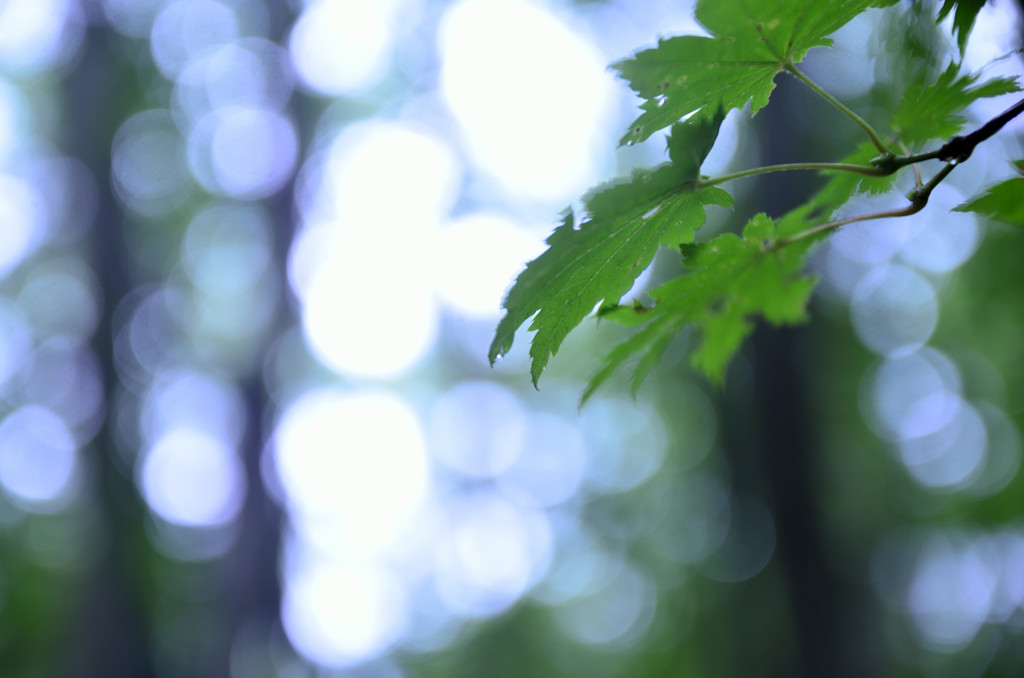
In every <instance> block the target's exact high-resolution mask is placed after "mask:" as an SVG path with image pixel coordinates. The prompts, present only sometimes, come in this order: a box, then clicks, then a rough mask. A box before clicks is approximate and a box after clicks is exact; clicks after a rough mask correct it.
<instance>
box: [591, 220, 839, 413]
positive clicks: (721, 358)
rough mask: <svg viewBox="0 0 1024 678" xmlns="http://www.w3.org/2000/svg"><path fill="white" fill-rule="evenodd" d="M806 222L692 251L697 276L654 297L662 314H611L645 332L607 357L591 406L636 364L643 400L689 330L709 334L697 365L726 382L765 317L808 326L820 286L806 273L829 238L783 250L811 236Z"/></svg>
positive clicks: (760, 229) (751, 229)
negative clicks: (649, 380)
mask: <svg viewBox="0 0 1024 678" xmlns="http://www.w3.org/2000/svg"><path fill="white" fill-rule="evenodd" d="M805 216H806V212H805V211H804V210H799V211H795V212H793V213H790V214H788V215H786V217H784V218H783V219H781V220H779V221H778V222H775V221H773V220H772V219H770V218H768V217H767V216H765V215H764V214H759V215H757V216H756V217H754V218H753V219H751V220H750V222H749V223H748V224H747V226H746V228H744V230H743V236H742V237H740V236H737V235H735V234H732V233H726V234H723V235H719V236H718V237H716V238H714V239H713V240H711V241H710V242H707V243H702V244H699V245H685V246H684V247H683V263H684V264H685V265H686V266H687V267H688V268H690V269H691V271H690V272H689V273H686V274H684V275H683V276H681V277H679V278H676V279H674V280H670V281H669V282H667V283H665V284H663V285H661V286H660V287H658V288H656V289H654V290H652V291H651V296H652V297H653V298H654V299H655V301H656V302H657V303H656V305H655V306H654V307H652V308H644V307H640V308H637V307H633V308H626V307H613V308H608V309H606V310H605V312H604V313H603V314H602V315H603V316H604V317H608V318H611V319H614V320H619V321H622V320H624V319H625V318H624V317H628V316H634V318H629V319H628V320H627V324H630V323H632V321H633V320H634V319H635V317H636V316H639V317H640V318H642V319H643V322H644V323H645V324H644V326H643V328H642V329H641V330H639V331H638V332H637V333H636V334H635V335H633V336H632V337H631V338H630V339H627V340H626V341H625V342H623V343H622V344H620V345H619V346H617V347H616V348H615V349H613V350H612V351H611V352H610V353H609V354H608V355H607V356H606V357H605V360H604V366H603V367H602V368H601V370H600V371H598V373H597V374H595V375H594V377H593V378H592V379H591V380H590V382H589V384H588V385H587V388H586V390H585V391H584V394H583V400H584V401H586V399H587V398H589V397H590V395H591V394H592V393H593V392H594V391H595V390H596V389H597V388H598V387H599V386H600V385H601V384H602V383H604V382H605V381H606V380H607V379H608V378H609V377H610V376H611V375H612V374H613V373H614V372H615V371H616V370H617V369H619V368H620V367H622V366H623V365H624V364H627V363H635V368H634V371H633V377H632V389H633V392H634V394H635V393H636V391H637V389H638V388H639V387H640V384H641V383H642V382H643V380H644V379H645V378H646V376H647V375H648V373H649V372H650V371H651V369H653V367H654V366H655V365H657V364H658V362H660V360H661V358H662V356H663V354H664V353H665V350H666V349H667V348H668V346H669V345H670V344H671V343H672V341H673V340H674V339H675V338H676V337H677V336H678V335H679V334H680V333H681V332H682V331H683V330H684V329H685V328H686V327H687V326H690V325H695V326H696V327H698V328H699V329H700V333H701V341H700V344H699V345H698V347H697V349H696V350H695V351H694V352H693V353H692V354H691V356H690V362H691V363H692V364H693V366H694V367H696V368H698V369H699V370H701V371H702V372H704V373H705V374H706V375H707V376H708V377H709V378H711V379H712V380H713V381H717V382H720V381H721V380H722V377H723V374H724V372H725V367H726V365H727V364H728V362H729V360H730V359H731V357H732V356H733V354H734V353H735V352H736V351H737V350H738V349H739V346H740V344H741V343H742V342H743V339H744V338H745V337H746V336H747V335H748V334H749V333H750V332H751V330H752V329H753V323H752V318H754V317H755V316H760V317H763V318H765V319H767V320H768V321H769V322H771V323H773V324H776V325H781V324H792V323H798V322H801V321H803V320H804V319H805V318H806V315H807V311H806V308H807V302H808V300H809V298H810V295H811V292H812V290H813V288H814V283H815V281H814V280H813V279H812V278H810V277H807V276H804V275H802V274H801V270H802V268H803V265H804V262H805V260H806V257H807V254H808V252H809V249H810V248H811V247H812V246H813V244H814V243H815V242H816V241H817V240H819V239H820V237H823V236H818V237H810V238H804V239H801V240H798V241H795V242H791V243H789V244H787V245H786V246H785V247H778V246H777V245H778V244H779V241H780V240H781V239H783V238H786V237H789V236H791V235H794V234H796V233H798V232H800V231H802V230H804V229H805V228H806V226H807V222H806V221H805V219H804V218H805Z"/></svg>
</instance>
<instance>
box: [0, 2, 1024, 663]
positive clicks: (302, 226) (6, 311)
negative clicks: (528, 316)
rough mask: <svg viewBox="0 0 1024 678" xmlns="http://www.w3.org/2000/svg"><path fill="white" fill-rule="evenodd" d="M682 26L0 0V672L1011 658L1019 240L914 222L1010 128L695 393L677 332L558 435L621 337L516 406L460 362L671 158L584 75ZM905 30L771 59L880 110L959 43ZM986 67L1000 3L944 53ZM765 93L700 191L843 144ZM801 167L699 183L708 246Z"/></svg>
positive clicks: (993, 166) (615, 10) (1022, 408)
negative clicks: (592, 197)
mask: <svg viewBox="0 0 1024 678" xmlns="http://www.w3.org/2000/svg"><path fill="white" fill-rule="evenodd" d="M692 9H693V8H692V4H691V3H688V2H683V3H679V2H669V1H668V0H658V1H655V0H644V1H643V2H640V1H638V0H588V1H585V0H577V1H576V2H571V1H570V0H454V1H442V0H375V1H374V2H355V1H348V0H310V1H309V2H302V1H300V0H292V1H290V2H289V1H287V0H266V1H265V2H264V1H262V0H0V675H3V676H4V677H5V678H7V677H18V678H22V677H23V678H36V677H39V678H42V677H50V676H56V677H61V678H63V677H70V678H77V677H79V676H83V677H84V676H90V677H92V676H97V677H99V676H102V677H104V678H121V677H124V678H136V677H148V676H160V677H168V678H170V677H179V676H187V677H190V678H196V677H199V678H205V677H210V678H214V677H216V678H221V677H224V676H230V677H231V678H307V677H310V678H312V677H336V676H337V677H349V676H352V677H358V678H416V677H420V676H423V677H438V678H442V677H443V678H447V677H467V678H475V677H480V676H499V677H500V676H516V677H519V676H570V677H571V676H580V677H587V678H602V677H612V676H652V677H654V676H673V677H677V676H804V675H806V676H823V675H835V676H845V675H849V676H864V675H876V676H902V675H927V676H958V677H961V676H980V675H993V676H1018V675H1021V674H1022V673H1024V522H1022V510H1024V499H1022V497H1024V494H1022V491H1024V485H1022V481H1021V478H1020V474H1019V473H1018V469H1019V467H1020V463H1021V440H1020V429H1019V425H1020V423H1021V417H1022V413H1024V364H1022V363H1024V349H1022V347H1024V324H1022V323H1021V321H1020V312H1021V309H1022V308H1024V267H1022V266H1020V256H1019V252H1020V251H1021V247H1022V240H1021V236H1020V234H1019V233H1016V232H1014V231H1012V230H1010V229H1009V228H1007V227H999V226H996V225H992V224H985V223H981V222H978V221H976V219H975V217H974V215H972V214H964V213H950V212H949V209H950V208H951V207H952V206H955V205H956V204H959V203H960V202H962V201H963V200H964V199H965V198H967V197H970V196H972V195H974V194H976V193H977V192H978V191H979V190H980V189H981V188H983V187H984V186H986V185H988V184H990V183H993V182H995V181H997V180H999V179H1002V178H1005V177H1006V176H1007V175H1008V168H1009V166H1008V164H1007V162H1008V161H1009V160H1012V159H1015V158H1019V157H1021V156H1022V155H1024V151H1022V148H1021V138H1022V137H1021V134H1022V130H1024V127H1022V126H1021V125H1020V124H1019V123H1018V124H1014V125H1011V126H1009V127H1007V128H1006V129H1005V130H1004V131H1003V132H1002V133H1001V134H1000V135H999V137H998V138H996V139H994V140H992V141H990V142H987V143H985V144H983V145H982V146H981V147H979V148H978V150H977V151H976V152H975V154H974V156H973V157H972V158H971V160H970V162H969V163H968V164H966V165H965V166H964V167H963V168H961V169H959V170H958V171H957V172H955V173H954V174H953V175H951V178H950V179H949V180H948V181H946V182H945V183H944V184H943V185H942V187H941V190H940V191H937V192H936V194H935V195H934V197H933V203H934V204H933V205H931V206H929V208H928V209H927V210H926V211H925V212H923V213H920V214H918V215H915V216H914V217H912V218H907V219H902V220H899V221H886V222H869V223H865V224H857V225H855V226H851V227H849V228H847V229H846V230H844V231H842V232H840V233H839V234H837V235H836V236H835V237H834V238H833V239H832V240H831V241H830V243H829V244H828V245H827V246H825V247H823V248H822V249H820V250H819V251H818V253H817V255H816V257H815V260H814V266H815V270H816V272H817V273H818V275H819V276H820V278H821V284H820V288H819V293H818V295H817V297H816V300H815V304H814V308H813V309H812V315H813V318H814V320H813V322H812V324H810V325H808V326H807V327H805V328H801V329H799V330H787V331H780V330H773V329H771V328H760V329H759V330H758V332H757V333H756V335H755V338H754V340H753V341H752V342H749V343H748V345H747V346H746V347H745V349H744V351H743V353H742V354H741V355H740V356H739V357H738V358H737V359H736V360H735V362H734V364H733V365H732V367H731V370H730V373H729V375H728V377H727V386H726V387H725V388H724V389H715V388H712V387H710V386H709V384H707V383H706V381H705V380H704V379H702V378H700V377H698V376H697V375H695V374H693V373H692V372H691V371H690V370H689V369H688V368H687V367H686V366H685V356H686V347H687V345H688V342H689V341H690V340H691V339H692V338H691V337H682V338H681V340H680V346H679V347H678V350H676V351H674V352H672V353H671V355H670V357H669V359H668V360H667V361H666V362H665V364H664V365H663V366H662V368H661V371H660V373H659V375H658V376H657V377H656V378H653V379H651V380H650V381H649V382H648V384H647V385H646V386H645V387H644V388H643V390H642V391H641V392H640V394H639V397H638V398H637V399H636V400H633V399H631V398H630V397H629V395H628V392H627V391H626V390H625V389H624V388H622V386H621V385H619V386H612V387H608V388H605V389H603V390H602V391H600V392H599V393H598V394H597V395H596V396H595V397H594V398H593V400H592V401H591V402H590V403H588V405H587V406H586V407H585V408H584V409H582V410H581V411H578V410H577V402H578V398H579V395H580V393H581V391H582V384H583V381H584V379H585V378H586V377H587V376H588V375H589V374H590V373H591V372H592V371H593V370H594V369H595V368H596V367H597V366H598V364H599V363H598V361H599V357H600V356H601V355H602V354H603V352H605V351H606V350H608V349H609V348H610V347H611V346H612V345H613V343H614V342H615V341H616V340H618V339H621V338H622V337H623V336H624V335H623V333H622V330H621V328H615V327H612V326H610V325H598V324H596V323H587V324H584V325H583V326H581V328H580V329H579V330H577V331H576V332H575V333H574V334H573V335H572V336H571V337H570V338H569V339H568V340H567V342H566V344H565V346H564V347H563V348H562V350H561V352H560V354H559V355H558V356H557V357H556V358H555V359H554V361H553V362H552V365H551V366H550V368H549V370H548V371H547V372H546V373H545V375H544V377H543V379H542V380H541V382H540V390H539V391H535V390H534V389H533V387H532V385H531V384H530V381H529V377H528V364H527V342H528V338H529V337H528V336H527V335H526V334H524V335H523V336H521V337H520V338H519V340H518V341H517V345H516V348H515V350H513V351H512V353H511V354H510V355H509V356H508V357H506V358H505V359H503V360H502V361H501V362H500V363H499V364H498V365H497V366H496V367H495V368H493V369H492V368H491V367H490V366H489V365H488V363H487V360H486V349H487V346H488V344H489V342H490V339H491V335H492V331H493V328H494V326H495V324H496V322H497V320H498V318H499V317H500V312H499V304H500V300H501V297H502V295H503V293H504V291H505V290H506V289H507V287H508V285H509V283H510V282H511V280H512V279H513V277H514V276H515V275H516V273H517V272H518V271H519V270H520V268H521V267H522V265H523V264H524V262H526V261H527V260H529V259H531V258H533V257H534V256H536V255H537V254H539V253H540V252H541V251H542V249H543V240H544V238H545V237H546V236H547V235H548V233H549V232H550V230H551V228H552V227H553V225H554V224H555V221H556V216H557V213H558V212H559V211H560V210H561V209H563V208H564V207H565V206H566V205H567V204H571V203H573V201H576V200H577V199H578V198H579V196H580V195H581V194H582V193H583V192H584V191H585V190H586V189H587V188H588V187H590V186H592V185H594V184H596V183H598V182H600V181H604V180H607V179H609V178H611V177H614V176H617V175H621V174H624V173H626V172H628V171H629V169H630V168H632V167H635V166H649V165H653V164H656V163H658V162H662V161H664V160H665V159H666V158H665V153H664V143H663V137H658V138H655V139H652V140H651V141H650V142H648V143H646V144H643V145H641V146H638V147H630V148H621V149H617V148H616V140H617V139H618V138H619V136H620V134H621V131H622V129H624V127H625V126H626V125H627V124H628V123H629V122H630V121H631V120H632V118H633V117H634V111H635V105H636V101H635V99H634V98H633V96H632V95H631V93H630V92H629V90H628V88H627V87H626V86H625V85H624V84H623V83H621V82H617V81H616V80H615V79H614V77H613V75H612V74H611V72H610V71H609V70H608V69H607V64H609V63H610V62H613V61H615V60H618V59H620V58H622V57H624V56H626V55H628V54H630V53H631V52H632V51H634V50H635V49H637V48H639V47H641V46H644V45H650V44H653V43H654V42H655V40H656V37H657V36H659V35H663V36H668V35H675V34H681V33H700V32H701V31H702V29H701V28H700V26H699V25H697V24H696V23H695V22H694V21H693V19H692ZM936 13H937V8H936V7H935V6H934V5H930V4H928V3H924V4H921V3H913V4H912V3H910V2H904V3H902V4H900V5H898V6H897V7H896V8H894V9H892V10H889V11H887V12H880V11H877V10H874V11H871V12H868V13H867V14H865V15H863V16H862V17H860V18H858V19H856V20H855V21H854V22H852V23H851V24H850V25H848V26H847V27H846V28H844V29H843V30H842V31H841V32H840V33H839V34H838V35H837V36H836V47H835V49H834V50H831V51H827V50H816V51H814V52H812V54H811V57H810V58H809V59H808V60H807V62H806V71H807V72H808V73H809V74H811V75H812V77H814V78H816V79H817V80H818V81H819V82H821V83H822V84H823V85H824V86H826V87H827V88H829V89H831V91H833V92H834V93H835V94H836V95H838V96H839V97H840V98H843V99H844V100H845V101H847V102H848V103H850V104H851V105H852V106H853V107H854V108H855V109H857V110H858V111H861V112H862V113H863V114H864V115H866V116H867V117H869V118H871V119H872V120H876V119H877V120H878V121H879V122H880V123H881V124H884V122H885V120H886V119H887V118H886V115H887V114H888V113H889V112H891V110H892V109H893V107H894V106H895V105H896V104H897V103H898V100H899V97H900V96H901V93H902V92H903V91H905V84H906V78H907V77H908V75H907V74H908V72H909V70H908V69H911V68H932V69H939V68H944V66H945V65H946V63H947V62H948V59H949V58H950V55H952V54H954V52H951V51H949V50H950V44H951V43H950V41H949V38H948V33H949V24H948V23H947V24H945V25H942V26H940V27H939V28H938V29H936V27H935V25H934V16H935V15H936ZM944 36H946V37H944ZM1022 46H1024V34H1022V32H1021V21H1020V13H1019V6H1018V5H1015V4H1013V3H1010V2H1006V1H1004V2H1000V3H998V4H996V5H991V6H986V7H985V9H984V10H983V11H982V13H981V15H980V16H979V20H978V25H977V27H976V29H975V33H974V35H973V36H972V39H971V41H970V43H969V45H968V49H967V53H966V56H965V61H966V63H967V65H968V66H969V67H970V68H973V69H978V68H985V74H986V75H996V74H1007V75H1014V74H1019V73H1020V72H1021V62H1020V55H1019V54H1013V51H1014V50H1018V49H1020V48H1021V47H1022ZM893 50H899V51H896V52H895V53H894V51H893ZM907 50H916V51H907ZM908 53H909V54H914V55H915V57H914V59H908V58H907V57H906V56H905V55H906V54H908ZM893 57H896V58H895V59H894V58H893ZM907 62H910V63H911V66H908V65H907ZM901 87H902V88H903V89H901ZM774 101H775V104H774V105H773V106H772V107H771V108H770V109H768V110H766V111H764V112H763V113H761V114H759V115H758V116H757V117H756V118H755V119H754V120H753V121H752V122H751V121H750V120H749V115H747V114H746V113H745V112H744V113H743V114H736V112H734V114H732V115H730V117H729V118H728V119H727V121H726V124H725V126H724V127H723V133H722V136H721V137H720V139H719V142H718V144H717V146H716V148H715V150H714V151H713V153H712V156H711V157H710V158H709V161H708V163H707V165H706V167H705V172H706V173H708V174H716V173H721V172H722V171H725V170H727V169H728V168H738V167H749V166H752V165H753V164H755V163H758V164H761V163H766V162H778V161H786V160H808V159H815V160H824V159H835V158H838V157H841V156H842V155H844V154H846V153H847V152H848V151H849V149H851V148H852V147H853V144H854V143H856V142H858V141H859V140H860V139H859V137H858V136H857V134H858V130H857V129H850V127H852V126H851V125H849V123H848V121H845V120H843V119H842V118H838V117H837V116H836V115H835V114H834V113H833V112H832V111H831V110H829V109H828V108H827V107H826V106H825V105H823V104H822V103H821V102H820V101H819V100H817V99H816V98H815V97H814V95H812V94H810V93H809V92H807V91H804V90H802V89H801V88H800V87H799V86H794V82H793V81H790V80H787V79H784V78H783V79H780V81H779V87H778V89H777V92H776V96H775V100H774ZM1011 102H1012V99H1011V101H1007V100H995V101H985V102H982V104H979V106H978V107H977V108H976V109H972V112H973V121H972V123H971V124H976V123H977V122H978V121H982V120H984V119H987V118H988V117H991V116H992V115H994V114H995V113H998V112H999V111H1001V110H1002V109H1003V108H1005V107H1006V106H1008V105H1009V103H1011ZM925 170H926V171H928V168H925ZM905 179H906V181H908V182H909V180H910V177H906V178H905ZM773 181H775V182H776V183H772V182H773ZM779 181H781V183H779ZM820 181H821V179H820V178H817V177H813V176H807V177H802V176H801V177H793V176H786V177H783V178H782V179H781V180H776V179H774V178H772V179H770V180H766V181H762V182H754V181H751V182H749V183H744V184H733V185H730V186H729V189H730V190H731V192H733V194H734V196H735V197H736V199H737V205H738V207H737V209H736V210H735V211H734V212H727V211H725V210H718V211H713V212H712V213H711V214H710V219H709V223H708V225H707V226H706V232H707V233H708V234H711V233H714V232H716V231H718V230H721V229H725V228H736V227H738V225H740V224H742V222H743V221H744V220H745V219H746V218H747V217H749V216H750V215H751V214H752V213H754V212H757V211H768V212H769V213H772V214H777V213H781V212H782V211H784V210H786V209H788V208H790V207H792V206H793V205H795V204H797V203H799V202H800V201H801V200H802V199H803V198H804V197H806V195H807V194H808V192H809V191H811V190H813V189H814V187H815V186H817V185H819V184H820ZM909 185H910V184H909V183H907V184H906V185H905V186H903V185H901V186H902V188H903V189H904V190H905V189H906V188H909ZM900 195H901V193H900V192H897V193H895V194H892V195H888V196H882V197H879V196H867V197H865V198H864V199H863V201H862V202H859V203H858V204H856V205H852V206H851V207H850V208H848V209H849V210H851V211H852V210H857V211H863V210H866V209H875V208H877V207H878V205H879V204H881V203H885V204H900V202H901V201H902V198H901V197H900ZM748 205H749V207H748ZM676 266H677V263H676V262H675V261H674V257H672V256H671V254H670V253H669V255H668V256H667V257H666V258H665V259H664V260H661V259H659V260H657V261H656V263H655V266H654V267H653V269H652V271H651V272H650V273H649V274H646V275H645V276H644V277H643V278H642V279H641V280H640V282H639V283H638V288H637V290H638V293H639V292H642V289H643V288H644V287H645V286H647V285H651V284H654V283H656V282H657V281H658V280H659V279H660V278H662V277H664V276H666V275H670V274H673V273H674V272H676Z"/></svg>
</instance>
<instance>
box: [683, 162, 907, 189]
mask: <svg viewBox="0 0 1024 678" xmlns="http://www.w3.org/2000/svg"><path fill="white" fill-rule="evenodd" d="M793 170H812V171H814V170H817V171H836V172H853V173H854V174H863V175H865V176H869V177H883V176H885V175H886V174H890V173H891V172H890V171H889V170H888V168H884V169H883V168H880V167H868V166H867V165H856V164H853V163H847V162H790V163H784V164H781V165H765V166H764V167H754V168H752V169H746V170H742V171H740V172H733V173H732V174H723V175H721V176H718V177H711V178H706V179H701V180H700V181H699V182H698V185H699V186H701V187H707V186H717V185H718V184H723V183H725V182H726V181H732V180H733V179H742V178H743V177H752V176H755V175H757V174H770V173H772V172H789V171H793Z"/></svg>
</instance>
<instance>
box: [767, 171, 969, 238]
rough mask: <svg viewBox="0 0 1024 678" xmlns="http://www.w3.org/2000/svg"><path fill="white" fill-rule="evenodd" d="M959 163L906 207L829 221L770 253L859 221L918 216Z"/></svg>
mask: <svg viewBox="0 0 1024 678" xmlns="http://www.w3.org/2000/svg"><path fill="white" fill-rule="evenodd" d="M957 164H958V163H956V162H949V163H947V164H946V165H945V166H944V167H943V168H942V169H941V170H939V171H938V172H936V174H935V176H934V177H932V179H931V181H929V182H928V183H927V184H925V185H924V186H921V187H919V188H915V189H914V190H912V191H911V192H910V194H909V195H908V196H907V198H908V199H909V200H910V204H909V205H907V206H906V207H902V208H900V209H895V210H884V211H882V212H870V213H868V214H858V215H856V216H852V217H844V218H843V219H836V220H835V221H829V222H826V223H824V224H820V225H818V226H815V227H813V228H809V229H807V230H806V231H801V232H799V233H797V234H795V235H793V236H791V237H789V238H783V239H782V240H778V241H776V242H775V243H774V244H773V245H772V246H771V247H769V248H768V249H767V251H769V252H774V251H775V250H779V249H782V248H783V247H785V246H786V245H789V244H791V243H794V242H796V241H797V240H804V239H805V238H810V237H812V236H815V235H818V234H819V233H824V232H826V231H831V230H834V229H836V228H839V227H840V226H846V225H847V224H853V223H856V222H858V221H871V220H873V219H888V218H889V217H909V216H910V215H911V214H917V213H918V212H920V211H921V210H923V209H924V208H925V205H927V204H928V198H929V197H931V194H932V191H933V190H934V189H935V187H936V186H938V185H939V184H940V183H942V181H943V179H945V178H946V177H947V176H948V175H949V173H950V172H952V171H953V170H954V169H956V166H957Z"/></svg>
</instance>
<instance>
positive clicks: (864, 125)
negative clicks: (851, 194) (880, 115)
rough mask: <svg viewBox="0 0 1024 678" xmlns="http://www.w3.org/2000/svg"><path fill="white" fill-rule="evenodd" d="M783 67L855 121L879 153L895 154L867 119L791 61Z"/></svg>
mask: <svg viewBox="0 0 1024 678" xmlns="http://www.w3.org/2000/svg"><path fill="white" fill-rule="evenodd" d="M785 68H786V70H787V71H789V72H790V73H792V74H793V75H794V76H796V78H797V79H798V80H800V81H801V82H802V83H804V84H805V85H807V86H808V87H810V88H811V89H813V90H814V91H815V92H817V93H818V94H819V95H821V96H822V97H823V98H824V99H825V101H827V102H829V103H830V104H832V105H833V106H835V107H836V108H837V109H839V110H840V111H841V112H842V113H843V114H844V115H845V116H846V117H848V118H850V119H851V120H853V121H854V122H855V123H857V125H858V126H859V127H860V128H861V129H862V130H864V131H865V132H866V133H867V135H868V138H870V139H871V143H873V144H874V145H875V148H877V149H878V151H879V152H880V153H883V154H884V155H890V156H891V155H896V154H895V153H893V152H892V151H891V150H889V147H888V146H886V145H885V142H884V141H882V137H881V136H879V134H878V132H876V131H875V128H874V127H872V126H871V125H870V124H868V121H867V120H865V119H864V118H862V117H860V116H859V115H857V114H856V113H854V112H853V111H852V110H850V109H849V108H847V107H846V105H845V104H843V102H841V101H839V100H838V99H836V98H835V97H834V96H832V95H831V94H829V93H828V92H826V91H825V90H824V89H822V87H821V86H820V85H818V83H816V82H814V81H813V80H811V79H810V78H808V77H807V76H806V75H804V74H803V71H801V70H800V69H799V68H797V67H796V64H794V63H793V62H792V61H790V62H788V63H787V64H786V67H785Z"/></svg>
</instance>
